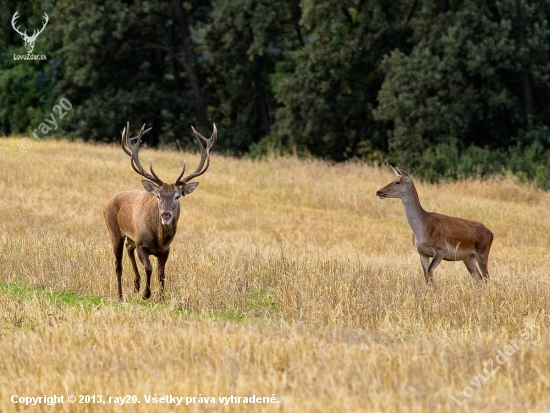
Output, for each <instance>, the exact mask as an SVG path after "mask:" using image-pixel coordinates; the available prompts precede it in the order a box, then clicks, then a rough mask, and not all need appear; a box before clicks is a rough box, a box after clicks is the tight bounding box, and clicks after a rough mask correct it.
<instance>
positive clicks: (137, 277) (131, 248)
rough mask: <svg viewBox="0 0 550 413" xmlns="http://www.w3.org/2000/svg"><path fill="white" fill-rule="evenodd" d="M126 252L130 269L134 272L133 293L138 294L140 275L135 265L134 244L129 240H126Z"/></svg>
mask: <svg viewBox="0 0 550 413" xmlns="http://www.w3.org/2000/svg"><path fill="white" fill-rule="evenodd" d="M126 250H127V251H128V256H129V257H130V262H131V263H132V268H133V270H134V292H136V293H139V287H140V284H141V275H139V269H138V266H137V263H136V254H135V250H136V244H134V242H133V241H130V239H126Z"/></svg>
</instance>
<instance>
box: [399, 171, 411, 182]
mask: <svg viewBox="0 0 550 413" xmlns="http://www.w3.org/2000/svg"><path fill="white" fill-rule="evenodd" d="M399 172H400V173H401V179H404V180H405V181H410V180H411V177H410V175H409V174H408V173H407V172H405V171H402V170H401V169H400V170H399Z"/></svg>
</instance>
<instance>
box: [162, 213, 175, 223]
mask: <svg viewBox="0 0 550 413" xmlns="http://www.w3.org/2000/svg"><path fill="white" fill-rule="evenodd" d="M172 217H173V215H172V212H171V211H162V214H160V219H161V220H162V225H169V224H170V223H171V222H172Z"/></svg>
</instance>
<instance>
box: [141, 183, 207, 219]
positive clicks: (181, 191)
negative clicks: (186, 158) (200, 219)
mask: <svg viewBox="0 0 550 413" xmlns="http://www.w3.org/2000/svg"><path fill="white" fill-rule="evenodd" d="M141 182H142V183H143V186H144V188H145V190H146V191H147V192H149V193H151V194H153V195H155V196H156V197H157V205H158V208H159V216H160V220H161V223H162V225H170V224H171V223H172V221H175V222H177V221H178V218H179V216H180V202H179V199H180V197H182V196H185V195H189V194H190V193H191V192H193V189H195V188H196V187H197V185H198V184H199V183H198V182H193V183H190V184H185V185H184V186H176V185H175V184H162V186H157V185H155V184H154V183H152V182H149V181H145V180H143V181H141Z"/></svg>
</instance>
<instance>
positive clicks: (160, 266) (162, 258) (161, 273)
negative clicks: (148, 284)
mask: <svg viewBox="0 0 550 413" xmlns="http://www.w3.org/2000/svg"><path fill="white" fill-rule="evenodd" d="M169 254H170V250H168V251H166V253H165V254H163V255H159V257H158V273H159V284H160V298H161V299H164V266H165V265H166V261H168V255H169Z"/></svg>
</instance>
